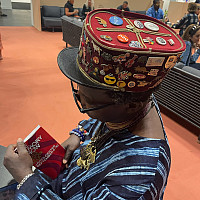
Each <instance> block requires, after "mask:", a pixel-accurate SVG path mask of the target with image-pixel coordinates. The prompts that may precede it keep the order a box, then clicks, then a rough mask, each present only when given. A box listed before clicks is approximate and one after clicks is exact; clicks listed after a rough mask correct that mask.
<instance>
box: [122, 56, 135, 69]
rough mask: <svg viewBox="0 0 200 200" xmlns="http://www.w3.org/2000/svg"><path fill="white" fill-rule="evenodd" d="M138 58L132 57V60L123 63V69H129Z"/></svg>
mask: <svg viewBox="0 0 200 200" xmlns="http://www.w3.org/2000/svg"><path fill="white" fill-rule="evenodd" d="M137 58H138V55H136V54H135V55H134V56H133V58H132V59H129V60H128V61H127V62H126V63H125V67H127V68H130V67H132V65H133V64H134V63H135V60H136V59H137Z"/></svg>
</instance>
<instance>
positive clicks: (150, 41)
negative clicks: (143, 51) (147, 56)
mask: <svg viewBox="0 0 200 200" xmlns="http://www.w3.org/2000/svg"><path fill="white" fill-rule="evenodd" d="M143 42H145V43H149V44H151V45H152V44H154V40H153V39H152V38H150V37H146V38H145V39H143Z"/></svg>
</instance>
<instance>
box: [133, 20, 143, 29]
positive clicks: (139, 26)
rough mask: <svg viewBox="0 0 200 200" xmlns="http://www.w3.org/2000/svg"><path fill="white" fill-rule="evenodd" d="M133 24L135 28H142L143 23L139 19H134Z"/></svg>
mask: <svg viewBox="0 0 200 200" xmlns="http://www.w3.org/2000/svg"><path fill="white" fill-rule="evenodd" d="M134 25H135V26H136V27H137V28H144V25H143V23H142V22H141V21H138V20H135V21H134Z"/></svg>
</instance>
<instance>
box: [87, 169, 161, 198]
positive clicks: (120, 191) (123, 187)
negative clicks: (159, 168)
mask: <svg viewBox="0 0 200 200" xmlns="http://www.w3.org/2000/svg"><path fill="white" fill-rule="evenodd" d="M161 173H162V172H161ZM141 176H142V175H141ZM122 177H123V178H122V179H121V183H118V184H116V185H113V184H112V185H111V184H106V183H104V184H102V185H101V186H100V187H97V189H96V190H93V191H92V192H90V193H89V194H88V195H87V194H86V196H85V197H84V199H87V200H93V199H101V200H116V199H124V200H125V199H126V200H155V199H160V198H161V196H162V195H163V193H162V190H163V188H165V182H164V181H165V180H164V179H163V177H162V175H161V174H160V173H159V172H157V173H156V175H155V177H156V179H157V181H155V179H154V180H152V181H150V182H148V181H146V179H144V180H143V181H141V179H140V181H138V182H140V184H123V179H128V177H127V175H126V176H122ZM116 179H117V177H116ZM129 179H132V180H134V182H137V181H135V179H133V177H132V176H130V175H129ZM158 181H159V182H158ZM132 182H133V181H132Z"/></svg>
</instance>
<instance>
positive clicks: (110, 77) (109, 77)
mask: <svg viewBox="0 0 200 200" xmlns="http://www.w3.org/2000/svg"><path fill="white" fill-rule="evenodd" d="M104 82H105V83H107V84H109V85H113V84H115V82H116V78H115V77H114V76H113V74H108V75H106V76H104Z"/></svg>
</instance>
